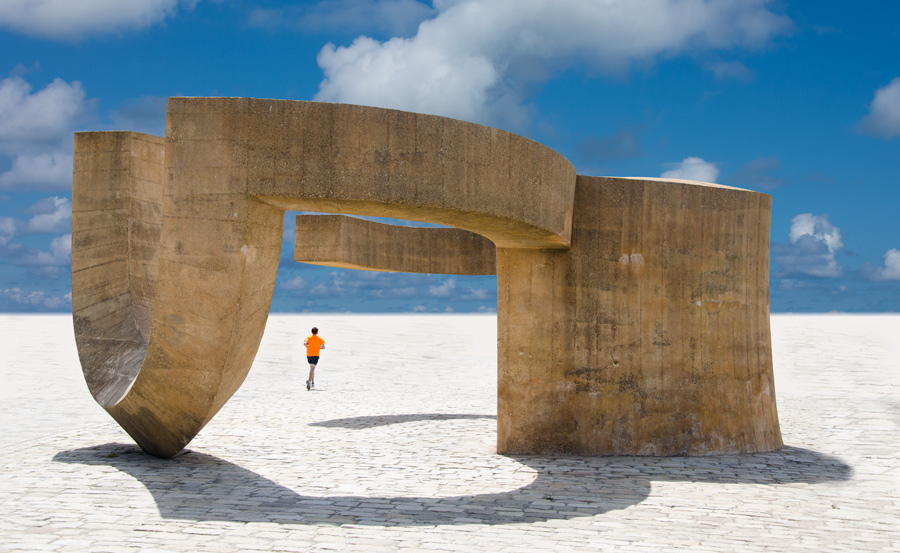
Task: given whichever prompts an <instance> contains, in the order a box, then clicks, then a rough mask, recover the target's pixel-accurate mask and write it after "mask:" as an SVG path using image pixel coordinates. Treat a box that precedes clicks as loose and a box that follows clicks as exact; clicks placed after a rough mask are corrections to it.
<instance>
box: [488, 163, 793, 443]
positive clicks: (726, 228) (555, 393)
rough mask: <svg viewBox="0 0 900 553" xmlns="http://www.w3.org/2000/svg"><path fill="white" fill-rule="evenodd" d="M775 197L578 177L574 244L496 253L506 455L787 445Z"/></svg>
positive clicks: (500, 437) (501, 432)
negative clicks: (778, 338) (776, 356)
mask: <svg viewBox="0 0 900 553" xmlns="http://www.w3.org/2000/svg"><path fill="white" fill-rule="evenodd" d="M770 210H771V198H770V197H769V196H766V195H764V194H758V193H753V192H749V191H746V190H740V189H735V188H728V187H723V186H718V185H710V184H703V183H690V182H672V181H659V180H636V179H622V178H599V177H582V176H579V177H578V186H577V188H576V195H575V217H574V224H573V235H572V249H571V250H569V251H547V250H543V251H542V250H516V249H507V248H502V249H498V257H497V259H498V261H497V275H498V276H497V289H498V343H499V345H498V349H499V353H498V371H499V389H498V432H497V441H498V450H499V451H500V452H505V453H528V452H532V451H541V452H553V451H557V452H577V453H581V454H601V455H605V454H639V455H648V454H649V455H684V454H690V455H696V454H705V453H720V452H736V451H740V452H751V451H770V450H773V449H778V448H780V447H781V446H782V442H781V434H780V431H779V426H778V417H777V413H776V407H775V386H774V382H773V376H772V354H771V346H770V343H771V338H770V330H769V294H768V274H769V270H768V245H769V218H770Z"/></svg>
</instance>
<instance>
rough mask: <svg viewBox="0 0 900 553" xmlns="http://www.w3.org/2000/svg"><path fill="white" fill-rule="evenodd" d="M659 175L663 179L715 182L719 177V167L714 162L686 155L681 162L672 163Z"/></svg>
mask: <svg viewBox="0 0 900 553" xmlns="http://www.w3.org/2000/svg"><path fill="white" fill-rule="evenodd" d="M660 177H662V178H664V179H684V180H696V181H702V182H716V179H717V178H719V168H718V167H717V166H716V164H715V163H712V162H709V161H705V160H703V159H702V158H699V157H686V158H684V160H683V161H682V162H681V163H676V164H673V167H672V168H671V169H669V170H668V171H663V173H662V174H661V175H660Z"/></svg>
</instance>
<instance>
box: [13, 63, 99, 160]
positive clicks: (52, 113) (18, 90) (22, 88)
mask: <svg viewBox="0 0 900 553" xmlns="http://www.w3.org/2000/svg"><path fill="white" fill-rule="evenodd" d="M31 90H32V87H31V85H30V84H28V82H26V81H25V80H24V79H22V78H21V77H9V78H6V79H3V80H2V81H0V150H2V151H4V152H6V153H14V154H15V153H21V152H22V151H23V147H22V145H23V144H27V145H31V144H35V143H37V144H46V143H56V142H59V141H60V140H61V139H63V138H64V137H66V136H68V135H69V134H71V131H72V128H73V127H74V125H75V123H76V122H77V121H78V119H79V118H81V117H82V116H84V114H85V113H86V112H88V111H89V110H90V108H91V102H89V101H88V100H87V95H86V94H85V91H84V88H82V86H81V83H79V82H77V81H75V82H72V83H67V82H65V81H63V80H62V79H54V81H53V82H52V83H50V84H48V85H47V86H46V87H44V88H43V89H41V90H40V91H38V92H35V93H32V92H31Z"/></svg>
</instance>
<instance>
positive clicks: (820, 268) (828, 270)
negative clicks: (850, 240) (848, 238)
mask: <svg viewBox="0 0 900 553" xmlns="http://www.w3.org/2000/svg"><path fill="white" fill-rule="evenodd" d="M843 247H844V243H843V242H842V241H841V229H839V228H838V227H836V226H834V225H833V224H831V222H830V221H829V220H828V215H813V214H812V213H803V214H801V215H797V216H796V217H794V218H793V219H792V220H791V230H790V233H789V235H788V244H776V245H775V246H773V248H772V257H773V260H774V262H775V263H777V264H778V265H779V267H780V268H781V271H780V273H779V275H780V276H787V275H791V274H800V275H809V276H814V277H822V278H834V277H839V276H841V275H842V274H843V272H844V270H843V268H842V267H841V266H840V265H839V264H838V262H837V258H836V254H837V252H838V251H839V250H840V249H841V248H843Z"/></svg>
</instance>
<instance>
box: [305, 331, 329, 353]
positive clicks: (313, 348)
mask: <svg viewBox="0 0 900 553" xmlns="http://www.w3.org/2000/svg"><path fill="white" fill-rule="evenodd" d="M305 342H306V355H307V357H318V356H319V350H320V349H322V346H324V345H325V340H323V339H321V338H319V336H318V335H316V334H313V335H312V336H307V337H306V340H305Z"/></svg>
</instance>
